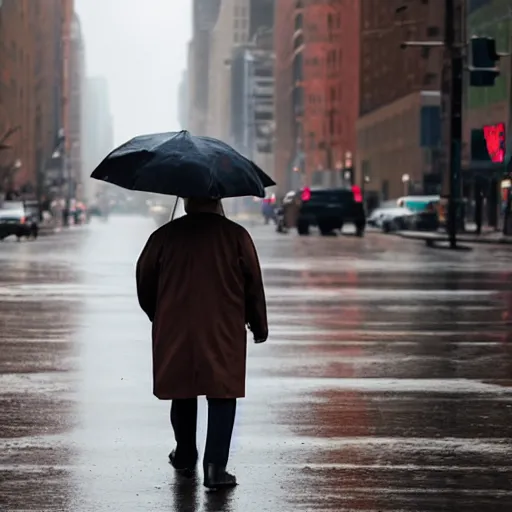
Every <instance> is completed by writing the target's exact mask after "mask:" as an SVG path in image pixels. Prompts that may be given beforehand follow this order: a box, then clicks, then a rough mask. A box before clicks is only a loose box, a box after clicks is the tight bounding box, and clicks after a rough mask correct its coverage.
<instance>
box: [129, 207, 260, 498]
mask: <svg viewBox="0 0 512 512" xmlns="http://www.w3.org/2000/svg"><path fill="white" fill-rule="evenodd" d="M185 211H186V212H187V215H185V216H184V217H181V218H179V219H177V220H174V221H172V222H170V223H168V224H165V225H164V226H162V227H161V228H160V229H158V230H157V231H156V232H155V233H153V235H151V237H150V238H149V240H148V242H147V244H146V246H145V248H144V250H143V252H142V254H141V256H140V258H139V261H138V263H137V293H138V298H139V303H140V306H141V308H142V309H143V310H144V312H145V313H146V314H147V315H148V317H149V319H150V320H151V322H152V324H153V327H152V336H153V387H154V390H153V392H154V394H155V396H156V397H157V398H159V399H161V400H172V405H171V423H172V426H173V429H174V435H175V438H176V449H175V450H173V451H172V452H171V454H170V455H169V460H170V463H171V464H172V465H173V467H174V468H175V469H176V470H177V471H178V472H179V473H180V474H183V475H191V474H193V472H194V470H195V466H196V463H197V458H198V451H197V445H196V424H197V397H199V396H206V397H207V399H208V433H207V439H206V447H205V453H204V459H203V468H204V485H205V486H206V487H208V488H222V487H232V486H235V485H236V478H235V477H234V476H233V475H231V474H229V473H228V472H227V471H226V465H227V462H228V456H229V448H230V443H231V435H232V431H233V424H234V421H235V411H236V399H237V398H241V397H243V396H245V373H246V351H247V345H246V325H248V326H249V328H250V330H251V331H252V333H253V336H254V341H255V342H256V343H261V342H264V341H266V339H267V336H268V325H267V313H266V304H265V294H264V290H263V283H262V277H261V270H260V265H259V261H258V256H257V254H256V249H255V247H254V244H253V242H252V239H251V237H250V235H249V233H248V232H247V231H246V230H245V229H244V228H243V227H242V226H239V225H238V224H236V223H234V222H232V221H230V220H228V219H227V218H226V217H225V216H224V215H223V211H222V205H221V203H220V201H217V200H213V199H189V200H186V202H185Z"/></svg>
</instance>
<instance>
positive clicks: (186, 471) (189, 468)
mask: <svg viewBox="0 0 512 512" xmlns="http://www.w3.org/2000/svg"><path fill="white" fill-rule="evenodd" d="M196 462H197V459H196V460H195V461H194V462H193V463H191V464H190V463H189V464H182V463H179V464H177V463H176V450H173V451H172V452H171V453H169V464H171V466H172V467H173V468H174V469H175V470H176V473H178V475H180V476H184V477H186V478H192V477H193V476H194V475H195V473H196Z"/></svg>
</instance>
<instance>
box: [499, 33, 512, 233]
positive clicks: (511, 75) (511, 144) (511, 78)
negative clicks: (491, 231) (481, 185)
mask: <svg viewBox="0 0 512 512" xmlns="http://www.w3.org/2000/svg"><path fill="white" fill-rule="evenodd" d="M509 52H510V57H509V70H508V86H509V87H508V90H509V96H508V107H509V109H508V126H507V131H508V134H507V140H508V143H507V146H506V151H507V153H508V154H509V155H510V156H509V157H508V158H505V175H506V176H507V177H509V176H511V175H512V172H508V171H509V169H511V170H512V39H511V40H510V44H509ZM505 156H506V155H505ZM500 193H502V192H501V189H500ZM511 194H512V187H511V188H509V190H508V196H507V203H506V205H505V212H504V215H503V234H504V235H508V234H509V229H508V224H509V218H510V215H511V213H512V212H511V208H512V204H511V203H512V197H510V196H511ZM500 199H501V198H500Z"/></svg>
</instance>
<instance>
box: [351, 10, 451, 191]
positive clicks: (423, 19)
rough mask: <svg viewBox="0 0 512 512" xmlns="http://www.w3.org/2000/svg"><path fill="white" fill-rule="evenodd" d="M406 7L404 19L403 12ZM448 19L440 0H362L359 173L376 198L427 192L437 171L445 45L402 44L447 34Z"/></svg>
mask: <svg viewBox="0 0 512 512" xmlns="http://www.w3.org/2000/svg"><path fill="white" fill-rule="evenodd" d="M404 5H406V6H407V9H406V10H405V12H404V13H403V16H402V15H401V14H400V13H399V12H398V13H397V9H398V8H400V7H402V6H404ZM443 16H444V10H443V9H441V8H440V6H439V3H438V2H435V1H430V2H428V1H424V0H410V1H409V2H407V3H406V4H404V2H403V0H387V1H386V2H382V1H380V0H361V24H360V29H361V33H360V37H361V43H360V44H361V46H360V49H361V65H360V72H361V75H360V104H359V106H360V109H359V113H360V118H359V120H358V122H357V151H356V173H357V181H358V182H359V183H360V184H363V182H364V186H365V189H366V192H367V195H371V194H373V195H374V196H375V198H376V199H377V200H387V199H390V198H396V197H398V196H400V195H403V193H404V192H406V193H408V192H423V191H424V188H425V186H424V177H425V176H426V175H428V174H429V173H431V172H432V171H433V169H432V166H433V159H432V157H433V155H434V154H435V150H436V149H438V144H439V141H436V140H434V139H436V137H437V138H439V128H440V122H439V115H440V92H439V90H440V83H441V68H442V50H441V49H437V48H434V49H429V50H426V49H420V48H408V49H406V50H402V49H401V48H400V44H401V43H402V42H404V41H406V40H414V41H429V40H430V41H437V40H440V39H442V38H443V34H444V28H443V25H444V24H443ZM429 120H432V122H430V123H429ZM436 130H437V131H436ZM429 131H431V132H432V133H427V132H429ZM403 178H404V179H406V178H408V181H407V182H406V184H404V182H403ZM406 189H407V190H406Z"/></svg>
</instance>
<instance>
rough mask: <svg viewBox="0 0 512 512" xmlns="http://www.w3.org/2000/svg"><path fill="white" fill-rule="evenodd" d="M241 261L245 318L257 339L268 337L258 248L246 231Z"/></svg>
mask: <svg viewBox="0 0 512 512" xmlns="http://www.w3.org/2000/svg"><path fill="white" fill-rule="evenodd" d="M241 262H242V270H243V274H244V280H245V283H244V285H245V320H246V323H247V324H249V327H250V329H251V331H252V333H253V335H254V339H255V340H256V341H259V342H262V341H266V339H267V338H268V323H267V305H266V301H265V291H264V289H263V279H262V276H261V268H260V263H259V260H258V254H257V253H256V248H255V247H254V243H253V241H252V239H251V236H250V235H249V233H247V232H246V231H245V232H244V235H243V237H242V243H241Z"/></svg>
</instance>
